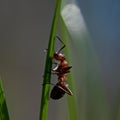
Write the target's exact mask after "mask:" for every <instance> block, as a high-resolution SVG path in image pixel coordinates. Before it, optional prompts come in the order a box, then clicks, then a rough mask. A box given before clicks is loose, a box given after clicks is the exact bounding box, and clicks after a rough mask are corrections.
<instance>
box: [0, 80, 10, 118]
mask: <svg viewBox="0 0 120 120" xmlns="http://www.w3.org/2000/svg"><path fill="white" fill-rule="evenodd" d="M0 120H9V115H8V109H7V105H6V101H5V95H4V91H3V88H2V81H1V80H0Z"/></svg>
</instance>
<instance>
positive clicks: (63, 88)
mask: <svg viewBox="0 0 120 120" xmlns="http://www.w3.org/2000/svg"><path fill="white" fill-rule="evenodd" d="M56 38H57V39H58V40H59V41H60V42H61V43H63V41H62V40H61V39H60V38H59V37H58V36H56ZM63 48H65V44H64V43H63V47H61V48H60V50H59V51H58V52H55V53H54V56H53V58H54V59H55V60H56V61H59V63H55V64H57V65H56V67H55V68H54V69H52V71H53V72H54V74H56V75H57V76H58V83H57V84H56V85H55V86H54V87H53V89H52V91H51V95H50V97H51V98H52V99H60V98H61V97H63V95H64V94H65V93H67V94H68V95H73V93H72V92H71V90H70V89H69V88H68V84H66V83H65V82H66V80H67V78H66V74H67V73H69V72H70V71H69V70H70V69H71V68H72V66H69V65H68V62H67V61H66V58H65V56H64V55H63V54H62V53H61V50H62V49H63Z"/></svg>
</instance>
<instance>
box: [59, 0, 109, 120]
mask: <svg viewBox="0 0 120 120" xmlns="http://www.w3.org/2000/svg"><path fill="white" fill-rule="evenodd" d="M61 16H62V19H63V22H64V24H63V23H62V24H60V28H61V31H62V32H61V36H62V39H65V40H68V39H69V42H66V44H67V47H68V48H67V49H68V50H69V51H70V52H69V56H70V57H68V59H69V61H71V62H70V63H71V64H72V66H73V67H72V78H71V77H70V78H69V79H70V80H68V82H69V84H70V86H71V83H72V84H73V85H74V86H75V88H74V89H75V90H74V96H75V97H76V98H75V101H77V104H76V106H77V112H76V111H75V109H74V108H73V109H71V108H70V110H71V111H70V114H71V113H73V112H76V114H77V113H79V114H78V120H108V119H109V116H108V113H109V110H108V104H107V102H106V96H105V94H104V89H103V86H102V82H101V79H102V78H101V77H100V64H99V59H98V56H97V54H96V52H95V50H94V46H93V45H92V42H91V37H90V35H89V32H88V29H87V27H86V24H85V21H84V18H83V16H82V13H81V11H80V8H79V7H78V6H77V4H76V2H75V1H74V0H71V1H69V0H64V1H63V4H62V10H61ZM63 27H65V29H63ZM68 43H69V44H68ZM71 79H72V82H71ZM70 99H71V98H70ZM72 102H73V101H72ZM72 102H71V100H70V102H69V103H70V104H69V105H71V104H72ZM70 107H71V106H70ZM73 114H74V113H73ZM71 120H72V119H71Z"/></svg>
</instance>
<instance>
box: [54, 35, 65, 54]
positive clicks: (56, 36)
mask: <svg viewBox="0 0 120 120" xmlns="http://www.w3.org/2000/svg"><path fill="white" fill-rule="evenodd" d="M56 38H57V39H58V40H59V41H60V42H61V43H62V44H63V46H62V47H61V48H60V50H58V52H57V53H59V52H60V51H61V50H62V49H63V48H65V47H66V45H65V43H64V42H63V41H62V40H61V39H60V37H59V36H56Z"/></svg>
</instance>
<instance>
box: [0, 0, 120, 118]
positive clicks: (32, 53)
mask: <svg viewBox="0 0 120 120" xmlns="http://www.w3.org/2000/svg"><path fill="white" fill-rule="evenodd" d="M78 3H79V6H80V9H81V11H82V14H83V17H84V19H85V22H86V24H87V27H88V29H89V32H90V35H91V37H92V43H93V46H94V47H95V50H96V53H97V55H98V56H99V58H100V59H99V60H100V63H101V64H100V66H101V72H102V74H101V75H102V78H103V79H102V80H103V81H104V85H105V90H106V91H105V92H106V93H107V95H108V96H107V97H108V99H109V104H110V106H111V107H110V108H111V113H112V110H113V109H114V107H115V106H116V105H117V103H116V101H117V99H118V97H119V86H120V80H119V79H120V53H119V51H120V40H119V39H120V23H119V21H120V7H119V6H120V1H119V0H80V1H78ZM54 6H55V0H54V1H52V0H50V1H46V0H42V1H40V0H34V1H33V0H29V1H28V0H20V1H19V0H11V1H8V0H1V1H0V76H1V79H2V81H3V86H4V89H5V94H6V99H7V104H8V109H9V113H10V118H11V120H33V119H34V120H35V119H36V120H37V119H38V117H39V107H40V96H41V88H42V75H43V72H44V63H45V56H46V53H45V52H44V49H46V48H47V44H48V39H49V33H50V27H51V22H52V17H53V10H54ZM50 102H51V103H50V107H51V106H52V105H54V106H55V105H57V104H58V103H59V102H54V101H50ZM52 108H54V107H52ZM55 110H56V108H54V109H52V111H51V113H52V115H49V116H50V119H53V118H55V117H56V116H54V117H53V114H55ZM63 111H64V110H63ZM113 116H114V115H113ZM55 119H57V118H55ZM65 119H66V118H65ZM111 120H112V119H111ZM113 120H114V117H113Z"/></svg>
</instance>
